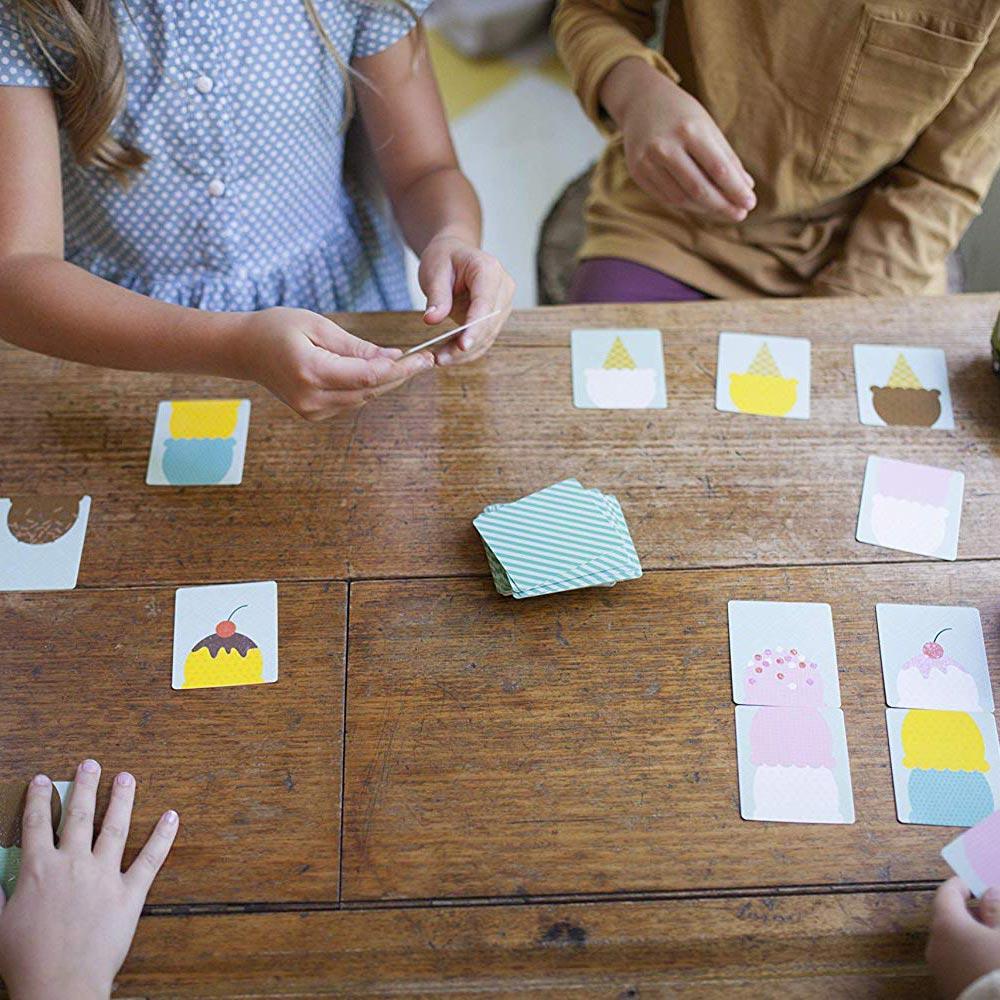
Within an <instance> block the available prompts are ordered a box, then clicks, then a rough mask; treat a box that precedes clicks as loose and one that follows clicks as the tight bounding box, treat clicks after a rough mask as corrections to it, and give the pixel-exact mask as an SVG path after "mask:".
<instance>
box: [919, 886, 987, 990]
mask: <svg viewBox="0 0 1000 1000" xmlns="http://www.w3.org/2000/svg"><path fill="white" fill-rule="evenodd" d="M970 895H971V894H970V893H969V890H968V889H967V888H966V887H965V885H964V884H963V883H962V881H961V879H958V878H951V879H949V880H948V881H947V882H945V883H944V884H943V885H942V886H941V887H940V888H939V889H938V891H937V895H936V896H935V897H934V911H933V916H932V919H931V937H930V941H928V943H927V963H928V965H930V967H931V972H933V973H934V978H935V979H936V980H937V984H938V988H939V989H940V990H941V993H942V995H943V996H944V997H946V998H947V1000H953V998H954V997H957V996H958V995H959V994H960V993H961V992H962V991H963V990H964V989H965V988H966V987H967V986H970V985H972V983H974V982H975V981H976V980H977V979H979V977H980V976H985V975H986V974H987V973H988V972H992V971H993V970H994V969H1000V887H996V888H992V889H989V890H988V891H987V892H986V894H985V895H984V896H983V897H982V899H980V900H979V914H978V916H976V915H975V914H974V913H972V912H971V911H970V910H969V907H968V901H969V896H970Z"/></svg>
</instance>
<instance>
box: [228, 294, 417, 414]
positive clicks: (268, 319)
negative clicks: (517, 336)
mask: <svg viewBox="0 0 1000 1000" xmlns="http://www.w3.org/2000/svg"><path fill="white" fill-rule="evenodd" d="M238 335H239V343H238V345H237V353H238V355H239V359H240V361H239V362H238V363H239V367H240V374H245V375H247V376H248V377H249V378H252V379H253V380H254V381H255V382H259V383H260V384H261V385H262V386H264V388H266V389H269V390H270V391H271V392H273V393H274V395H275V396H277V397H278V399H280V400H282V401H283V402H285V403H287V404H288V405H289V406H290V407H291V408H292V409H293V410H295V412H296V413H298V414H299V415H300V416H303V417H305V418H306V419H307V420H323V419H324V418H326V417H332V416H335V415H336V414H340V413H346V412H348V411H350V410H356V409H359V408H360V407H362V406H364V405H365V403H368V402H370V401H371V400H373V399H375V398H376V397H377V396H381V395H382V394H383V393H384V392H388V391H389V390H390V389H395V388H396V387H397V386H400V385H402V384H403V383H404V382H405V381H407V379H410V378H412V377H413V376H414V375H416V374H417V372H421V371H426V370H427V369H430V368H433V367H434V357H433V355H431V354H430V352H427V351H421V352H420V353H419V354H414V355H412V356H411V357H409V358H403V359H400V355H401V354H402V351H399V350H397V349H396V348H385V347H377V346H376V345H375V344H370V343H368V342H367V341H365V340H361V339H359V338H358V337H355V336H353V335H352V334H350V333H348V332H347V331H346V330H343V329H341V328H340V327H339V326H337V324H336V323H332V322H331V321H330V320H328V319H326V318H325V317H323V316H320V315H319V314H318V313H314V312H309V311H308V310H306V309H285V308H276V309H265V310H263V311H261V312H256V313H248V314H247V315H246V317H245V318H244V319H243V320H242V325H241V327H240V330H239V334H238Z"/></svg>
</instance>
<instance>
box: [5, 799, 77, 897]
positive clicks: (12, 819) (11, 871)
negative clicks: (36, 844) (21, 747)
mask: <svg viewBox="0 0 1000 1000" xmlns="http://www.w3.org/2000/svg"><path fill="white" fill-rule="evenodd" d="M72 787H73V782H72V781H53V782H52V829H53V830H54V831H55V832H56V835H58V834H59V833H60V832H61V831H62V826H63V820H64V807H65V805H66V800H67V798H68V796H69V792H70V789H71V788H72ZM27 790H28V784H27V782H26V781H3V782H0V888H2V889H3V891H4V894H5V895H6V896H7V898H8V899H10V896H11V894H12V893H13V892H14V888H15V886H16V885H17V877H18V875H19V874H20V872H21V817H22V816H23V815H24V797H25V793H26V792H27Z"/></svg>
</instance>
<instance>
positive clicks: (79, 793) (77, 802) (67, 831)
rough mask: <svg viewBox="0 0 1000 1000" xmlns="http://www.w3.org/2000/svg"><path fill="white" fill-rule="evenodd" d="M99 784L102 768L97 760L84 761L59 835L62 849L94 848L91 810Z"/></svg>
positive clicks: (93, 806) (74, 850) (79, 769)
mask: <svg viewBox="0 0 1000 1000" xmlns="http://www.w3.org/2000/svg"><path fill="white" fill-rule="evenodd" d="M100 781H101V765H100V764H98V763H97V761H96V760H90V759H88V760H85V761H84V762H83V763H82V764H80V765H79V767H77V769H76V777H75V778H74V779H73V788H72V790H71V791H70V794H69V805H68V806H67V808H66V822H65V823H64V824H63V829H62V833H61V834H60V836H59V847H60V849H61V850H68V851H73V852H77V853H82V852H84V851H87V852H89V851H90V849H91V847H92V846H93V843H94V808H95V806H96V803H97V786H98V785H99V784H100Z"/></svg>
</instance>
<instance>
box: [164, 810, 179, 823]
mask: <svg viewBox="0 0 1000 1000" xmlns="http://www.w3.org/2000/svg"><path fill="white" fill-rule="evenodd" d="M178 819H180V817H179V816H178V815H177V813H175V812H174V811H173V809H168V810H167V811H166V812H165V813H164V814H163V822H164V823H166V824H167V826H173V825H174V824H175V823H176V822H177V820H178Z"/></svg>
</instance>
